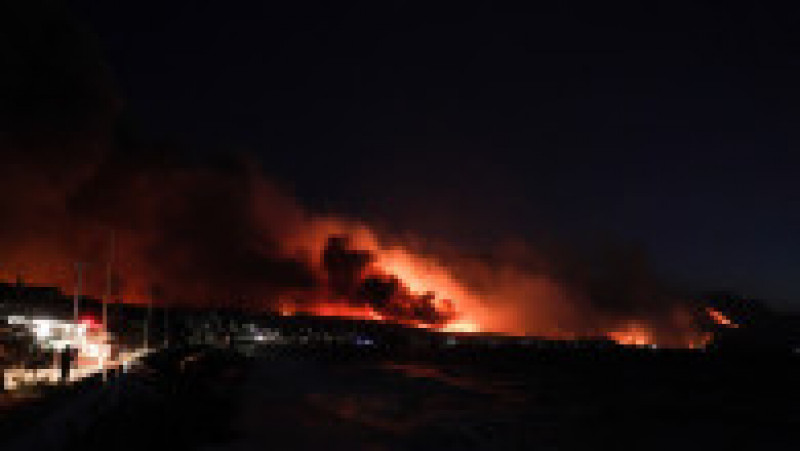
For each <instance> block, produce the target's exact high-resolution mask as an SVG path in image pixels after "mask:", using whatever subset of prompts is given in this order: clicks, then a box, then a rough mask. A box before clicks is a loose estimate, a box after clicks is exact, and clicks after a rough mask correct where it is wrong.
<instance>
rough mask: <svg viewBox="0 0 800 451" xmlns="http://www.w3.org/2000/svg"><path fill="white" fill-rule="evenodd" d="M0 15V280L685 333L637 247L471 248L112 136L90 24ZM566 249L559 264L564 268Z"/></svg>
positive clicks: (114, 104)
mask: <svg viewBox="0 0 800 451" xmlns="http://www.w3.org/2000/svg"><path fill="white" fill-rule="evenodd" d="M8 9H9V10H8V11H5V14H2V17H3V18H4V19H3V23H2V25H3V26H2V27H0V33H2V36H0V37H1V39H0V45H2V46H4V47H3V48H2V49H0V50H2V53H3V54H5V55H9V58H7V59H6V61H5V62H4V63H3V64H4V66H5V67H4V70H3V71H2V74H3V75H2V77H3V78H2V86H0V95H1V96H2V104H1V105H2V107H1V108H2V109H0V118H1V119H2V124H3V129H2V131H1V132H2V133H0V148H1V149H2V158H3V164H2V165H0V215H1V216H2V220H1V221H0V276H2V277H3V278H4V279H6V280H13V279H15V278H17V277H22V278H23V279H24V280H25V281H27V282H31V283H38V284H47V285H53V284H55V285H58V286H60V287H61V288H63V289H64V290H65V291H68V292H69V291H71V290H72V289H73V284H74V271H73V265H74V264H75V262H79V261H80V262H87V263H88V270H87V279H86V281H87V291H88V293H89V294H93V295H95V296H98V295H100V294H101V293H103V290H104V283H105V280H104V271H105V265H106V264H107V262H108V261H109V260H111V259H113V267H114V270H115V273H116V274H117V276H116V279H117V282H116V288H115V292H116V296H118V297H123V298H125V299H126V300H129V301H131V302H136V301H145V300H153V301H154V302H170V303H189V304H192V305H225V306H240V307H247V308H253V309H273V310H282V309H286V308H291V309H292V310H297V309H301V310H306V311H310V312H318V313H326V312H332V313H335V314H337V313H342V314H357V315H359V316H367V317H371V318H375V319H385V320H392V321H397V322H401V323H407V324H414V325H419V326H423V327H437V328H445V329H448V328H451V330H465V331H470V330H483V331H494V332H504V333H515V334H534V335H544V336H557V337H577V336H610V337H612V338H615V339H618V340H620V341H626V340H627V341H630V342H635V341H636V340H640V339H641V340H646V341H647V342H664V343H669V344H678V345H685V344H687V343H689V342H693V341H695V340H697V339H698V334H697V333H696V332H695V330H694V329H693V324H692V319H691V316H690V315H689V314H688V313H687V309H686V307H685V306H684V305H683V304H682V303H681V302H679V301H676V300H675V299H672V298H669V297H667V296H665V295H663V294H662V292H661V291H660V290H659V289H658V288H657V287H658V283H657V281H656V280H655V279H654V278H653V277H652V276H651V272H650V271H648V270H647V265H646V262H645V259H644V257H643V256H641V255H638V254H636V253H635V252H634V253H630V252H618V251H616V250H615V251H614V252H610V253H607V254H606V255H605V256H604V257H603V258H601V259H600V260H599V261H594V262H592V261H589V262H586V261H582V260H581V259H576V258H566V259H562V260H563V261H558V259H556V258H554V257H553V254H554V253H553V252H552V251H548V252H542V251H539V252H536V251H533V250H530V249H527V248H526V246H525V245H524V244H521V243H517V244H515V245H513V246H510V247H506V248H504V249H501V250H500V251H499V252H497V253H495V254H494V255H492V256H490V258H488V259H487V258H483V257H480V256H464V255H461V254H460V253H459V251H458V250H457V249H452V248H447V247H445V246H442V245H439V246H438V249H437V251H436V252H431V251H430V249H424V248H423V247H422V246H419V243H418V242H415V241H409V240H406V241H404V242H401V241H398V240H397V238H396V237H394V238H393V239H392V238H391V237H389V239H387V234H386V233H385V232H384V231H376V230H375V229H371V228H369V227H367V226H366V225H364V224H362V223H360V222H358V221H353V220H349V219H345V218H336V217H329V216H315V215H313V214H311V213H309V212H308V211H306V210H305V209H304V208H303V207H302V206H301V205H300V204H299V203H298V202H297V201H296V200H295V199H293V198H292V196H290V195H289V194H287V193H286V191H284V190H282V189H280V188H279V187H278V186H276V185H275V184H274V183H272V182H270V181H269V179H268V178H266V177H265V176H264V175H263V173H262V170H261V168H260V167H259V165H258V164H257V163H256V162H255V160H253V159H252V158H250V157H248V156H246V155H241V156H236V157H228V162H227V163H226V164H197V163H194V164H187V163H186V162H185V161H182V158H181V157H180V154H179V153H178V152H177V151H175V150H174V149H171V148H169V147H159V146H153V145H143V144H138V143H136V141H135V140H131V139H126V136H125V134H124V133H123V132H124V130H125V119H124V118H122V116H121V113H122V112H123V111H124V107H123V103H122V102H121V100H120V96H119V94H118V92H117V91H116V89H115V87H114V83H113V80H112V77H111V76H110V73H109V70H108V69H107V68H106V66H105V65H104V64H103V63H102V58H101V55H100V52H99V50H98V47H97V45H96V43H95V42H94V40H93V39H92V37H91V36H90V35H89V34H87V33H85V32H84V31H82V29H81V28H80V27H79V26H78V25H76V22H75V21H74V20H72V19H71V18H70V17H69V15H68V14H67V13H66V12H64V11H62V10H61V9H59V8H58V7H56V6H53V5H52V4H50V3H36V2H31V3H26V6H16V7H13V8H8ZM565 262H567V263H565Z"/></svg>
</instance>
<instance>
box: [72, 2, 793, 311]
mask: <svg viewBox="0 0 800 451" xmlns="http://www.w3.org/2000/svg"><path fill="white" fill-rule="evenodd" d="M73 3H74V11H75V12H76V14H78V15H79V16H80V17H81V18H82V20H83V21H84V22H85V23H86V26H87V27H88V28H89V29H91V30H92V31H93V32H94V33H95V34H96V35H97V36H98V38H99V41H100V44H101V46H102V49H103V52H104V53H105V55H106V57H107V59H108V62H109V64H110V66H111V68H112V70H113V72H114V75H115V77H116V79H117V83H118V84H119V89H120V91H121V93H122V95H123V97H124V99H125V102H126V108H127V109H126V116H127V118H126V120H129V121H131V123H133V124H135V127H136V128H137V130H138V131H139V132H140V133H142V134H143V135H145V136H148V137H149V139H154V140H159V139H167V140H174V141H177V142H181V143H183V144H184V145H186V146H187V147H188V148H191V149H193V150H192V152H195V153H196V154H197V155H198V156H199V157H202V156H203V155H204V154H206V153H210V152H212V151H214V150H217V149H231V150H237V151H239V150H246V151H252V152H254V153H256V154H257V155H258V156H259V158H260V159H261V160H262V161H263V163H264V167H265V169H266V171H267V172H268V173H269V174H271V175H272V176H274V177H275V178H277V179H278V180H281V181H282V183H284V184H285V185H288V186H290V187H291V188H292V189H293V190H294V191H295V192H296V193H297V194H298V196H299V197H300V198H301V199H302V201H303V202H304V203H305V204H306V205H309V206H310V207H311V208H313V209H315V210H318V211H319V210H321V211H333V212H341V213H344V214H350V215H353V216H356V217H362V218H366V219H369V220H374V221H379V222H381V223H388V224H391V225H392V227H394V228H395V229H397V230H400V231H402V230H405V229H413V230H416V231H419V232H422V233H425V234H430V235H432V236H435V237H442V238H445V239H448V240H450V241H454V242H457V243H460V244H465V245H471V246H475V247H481V246H487V245H490V244H492V243H494V242H496V241H498V240H501V239H503V238H504V237H506V236H520V237H525V238H527V239H530V240H532V241H537V240H541V237H542V236H545V235H546V236H557V238H558V239H559V240H576V241H581V240H586V239H587V238H586V237H594V236H613V237H615V239H619V240H622V241H628V242H633V243H637V244H638V245H641V246H642V247H644V248H646V249H647V251H648V252H649V253H650V254H651V257H652V259H653V261H654V262H655V264H656V266H657V267H658V268H659V270H660V271H661V272H662V273H663V274H664V275H665V276H666V277H668V278H671V279H672V280H675V281H676V282H677V283H679V284H687V286H693V287H696V288H699V289H718V288H720V289H733V290H737V291H740V292H742V293H744V294H746V295H751V296H760V297H766V298H772V299H775V300H776V305H777V306H779V307H793V308H800V285H798V283H797V280H798V279H800V238H798V231H800V181H798V177H797V172H798V163H800V157H798V156H797V150H798V149H800V128H798V120H799V119H800V102H799V101H800V83H799V82H798V80H800V46H799V45H800V32H798V30H800V27H798V26H797V25H798V24H797V17H800V15H798V14H797V12H798V11H789V10H772V9H769V8H768V7H766V6H758V5H754V6H751V7H749V8H747V9H731V8H730V7H729V6H724V7H721V6H711V5H708V6H704V5H702V4H701V2H690V3H689V4H681V3H680V2H663V6H661V7H657V6H653V5H650V3H652V2H640V3H643V4H642V5H639V6H637V7H635V8H633V9H631V8H629V7H625V8H609V7H608V5H606V4H605V2H586V4H581V3H571V2H545V3H548V5H545V6H540V7H537V8H535V9H522V8H514V7H504V6H499V5H496V4H495V5H489V2H487V3H486V4H483V5H480V6H477V5H468V4H467V3H460V4H458V6H453V7H450V8H441V9H436V8H432V7H431V6H430V5H427V4H426V3H429V2H425V3H422V5H423V6H417V5H415V4H412V3H411V2H402V1H395V2H389V1H379V2H375V1H372V2H364V3H362V4H357V3H350V2H330V3H324V4H318V3H313V2H285V3H286V4H283V5H282V4H281V3H284V2H252V1H247V2H236V1H228V2H210V1H198V0H192V1H177V0H173V1H165V2H147V1H135V2H134V1H114V2H108V1H96V2H85V1H75V2H73ZM345 3H347V5H344V4H345ZM521 3H534V4H536V3H539V2H521ZM588 239H589V240H591V238H588ZM793 301H794V303H793Z"/></svg>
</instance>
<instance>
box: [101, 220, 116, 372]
mask: <svg viewBox="0 0 800 451" xmlns="http://www.w3.org/2000/svg"><path fill="white" fill-rule="evenodd" d="M113 260H114V230H113V229H112V230H111V236H110V241H109V250H108V262H107V263H106V292H105V294H104V295H103V306H102V307H103V332H104V333H105V338H106V340H108V338H109V337H110V335H111V334H110V333H109V331H108V329H109V328H108V301H109V299H108V298H109V297H111V262H112V261H113ZM106 345H107V346H108V348H107V349H110V347H111V344H110V343H108V342H106ZM102 369H103V381H105V380H106V377H107V375H106V366H105V362H103V368H102Z"/></svg>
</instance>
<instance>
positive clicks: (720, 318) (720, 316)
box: [706, 307, 739, 329]
mask: <svg viewBox="0 0 800 451" xmlns="http://www.w3.org/2000/svg"><path fill="white" fill-rule="evenodd" d="M706 313H708V317H709V318H711V319H712V320H713V321H714V322H715V323H717V324H719V325H720V326H724V327H729V328H731V329H737V328H738V327H739V325H738V324H736V323H735V322H733V321H732V320H731V319H730V318H728V317H727V315H725V314H724V313H722V312H720V311H719V310H717V309H715V308H712V307H706Z"/></svg>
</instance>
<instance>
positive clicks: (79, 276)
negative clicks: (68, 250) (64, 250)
mask: <svg viewBox="0 0 800 451" xmlns="http://www.w3.org/2000/svg"><path fill="white" fill-rule="evenodd" d="M85 266H86V263H84V262H75V271H76V272H77V274H76V276H77V283H76V284H75V297H74V299H73V300H72V320H73V321H74V322H75V325H76V326H77V324H78V315H79V311H78V304H79V303H80V301H81V290H82V289H83V286H82V285H83V269H84V267H85Z"/></svg>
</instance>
